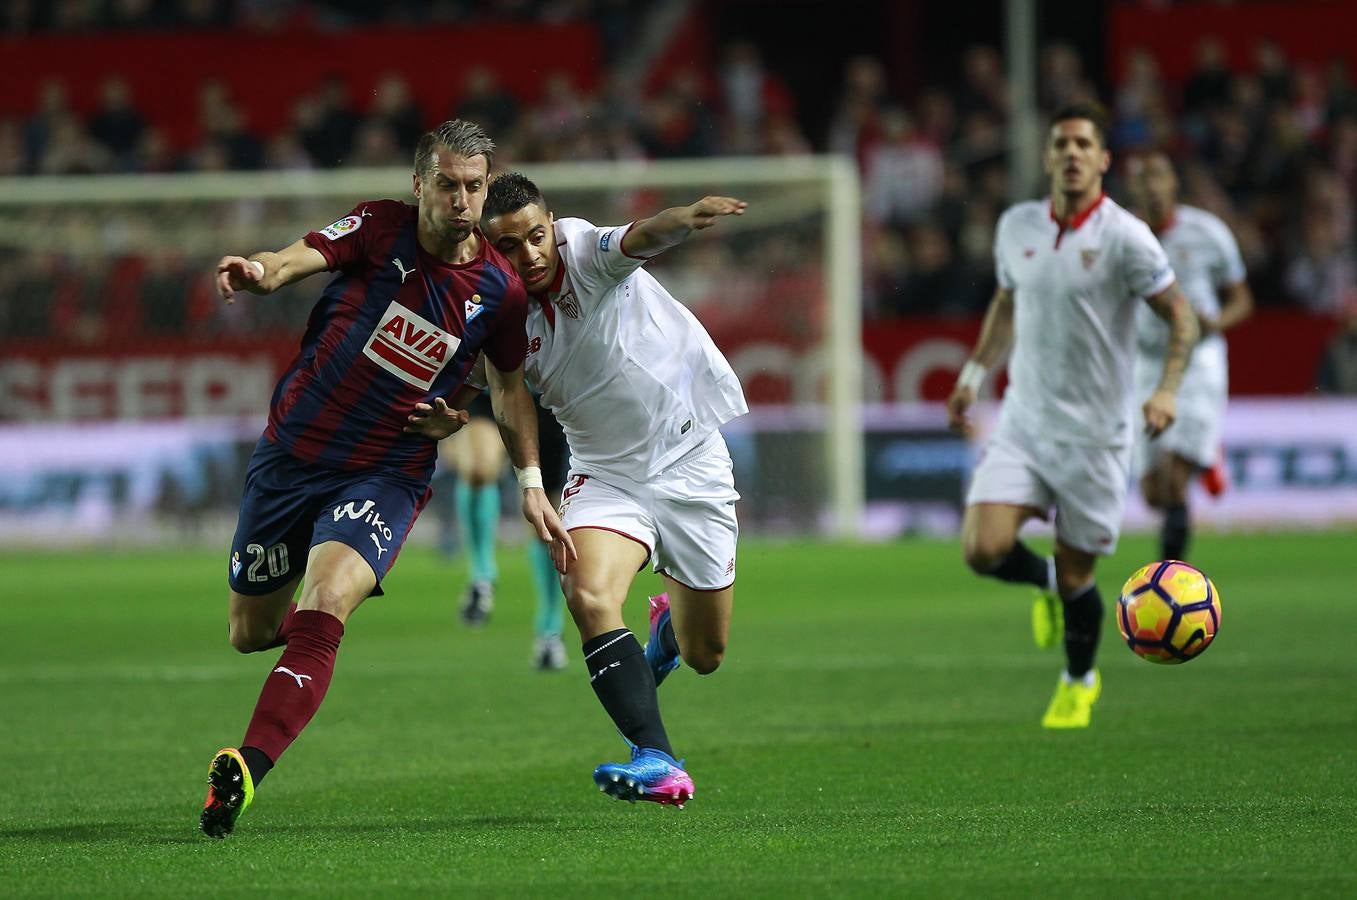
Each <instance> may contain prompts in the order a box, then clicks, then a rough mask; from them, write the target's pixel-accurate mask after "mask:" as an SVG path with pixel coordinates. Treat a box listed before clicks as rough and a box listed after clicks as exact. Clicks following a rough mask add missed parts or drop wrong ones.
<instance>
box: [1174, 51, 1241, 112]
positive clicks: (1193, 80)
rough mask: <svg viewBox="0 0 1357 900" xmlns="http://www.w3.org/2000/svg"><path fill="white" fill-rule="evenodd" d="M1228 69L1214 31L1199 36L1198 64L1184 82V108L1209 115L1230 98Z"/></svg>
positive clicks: (1187, 110) (1186, 110) (1223, 52)
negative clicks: (1201, 36)
mask: <svg viewBox="0 0 1357 900" xmlns="http://www.w3.org/2000/svg"><path fill="white" fill-rule="evenodd" d="M1230 79H1231V75H1230V69H1229V67H1228V66H1227V65H1226V61H1225V45H1224V44H1222V43H1221V41H1220V38H1218V37H1216V36H1215V35H1208V36H1207V37H1204V38H1202V40H1201V43H1199V44H1198V45H1197V64H1196V68H1194V69H1193V70H1192V74H1191V75H1189V76H1188V78H1187V82H1186V84H1184V85H1183V110H1184V111H1185V112H1188V113H1199V114H1202V115H1210V114H1211V113H1213V112H1215V111H1216V110H1218V109H1220V108H1221V107H1222V106H1224V105H1225V104H1226V103H1227V102H1228V101H1229V99H1230Z"/></svg>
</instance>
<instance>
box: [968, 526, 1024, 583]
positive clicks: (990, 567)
mask: <svg viewBox="0 0 1357 900" xmlns="http://www.w3.org/2000/svg"><path fill="white" fill-rule="evenodd" d="M1012 549H1013V542H1012V541H1008V542H1003V541H997V540H994V539H992V538H990V539H987V538H986V537H984V536H978V537H976V538H973V539H972V540H969V541H966V542H965V544H964V545H963V547H962V554H963V555H964V556H965V558H966V565H968V566H970V567H971V571H973V572H975V573H976V574H979V575H984V574H987V573H989V572H992V571H994V569H995V568H996V567H997V566H998V565H999V563H1001V562H1003V561H1004V557H1005V556H1007V555H1008V551H1010V550H1012Z"/></svg>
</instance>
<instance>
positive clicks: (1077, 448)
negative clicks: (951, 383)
mask: <svg viewBox="0 0 1357 900" xmlns="http://www.w3.org/2000/svg"><path fill="white" fill-rule="evenodd" d="M1130 456H1131V454H1130V448H1118V447H1088V446H1084V445H1081V444H1069V443H1065V442H1062V441H1050V440H1047V441H1042V440H1034V439H1025V438H1022V437H1018V436H1015V435H1012V434H1010V433H1005V432H1003V431H998V432H996V433H995V434H994V436H993V437H991V438H990V439H989V442H988V443H987V444H986V445H985V449H984V450H983V451H982V452H981V456H980V464H979V465H978V466H976V468H975V472H973V473H972V475H971V486H970V490H968V491H967V492H966V505H967V506H971V505H973V504H976V503H1011V504H1013V505H1015V506H1030V507H1032V508H1034V509H1037V510H1040V511H1041V514H1042V516H1043V517H1045V516H1047V515H1049V513H1050V510H1051V508H1052V507H1054V508H1055V534H1056V537H1057V538H1059V539H1060V541H1061V542H1062V543H1064V544H1066V545H1067V546H1070V547H1073V548H1075V549H1076V550H1083V551H1084V552H1085V553H1096V554H1099V555H1102V556H1106V555H1108V554H1110V553H1112V552H1113V551H1114V550H1116V549H1117V538H1118V537H1119V536H1120V535H1121V517H1122V510H1123V509H1124V508H1125V506H1126V488H1127V479H1128V475H1129V471H1130Z"/></svg>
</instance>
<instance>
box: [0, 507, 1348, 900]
mask: <svg viewBox="0 0 1357 900" xmlns="http://www.w3.org/2000/svg"><path fill="white" fill-rule="evenodd" d="M1355 547H1357V534H1354V533H1352V532H1333V533H1328V534H1317V535H1316V534H1305V535H1295V534H1277V535H1253V536H1230V537H1209V536H1204V537H1202V538H1201V539H1200V540H1199V541H1198V542H1197V546H1196V553H1195V556H1194V559H1195V561H1196V562H1197V563H1198V564H1199V565H1201V566H1202V567H1203V568H1204V569H1206V570H1207V572H1208V573H1209V574H1210V575H1211V576H1212V577H1213V578H1214V580H1215V581H1216V583H1217V585H1218V586H1219V589H1220V591H1221V595H1222V599H1223V609H1224V615H1223V623H1222V629H1221V633H1220V636H1219V637H1218V638H1217V640H1216V642H1215V644H1214V645H1213V646H1212V647H1211V648H1210V649H1209V650H1208V651H1207V652H1206V654H1205V655H1204V656H1203V657H1201V658H1200V659H1198V660H1196V661H1194V662H1192V663H1190V664H1188V665H1185V666H1175V667H1159V666H1153V665H1150V664H1148V663H1145V662H1143V661H1141V660H1139V659H1137V658H1136V657H1135V656H1133V655H1132V654H1131V653H1130V652H1129V651H1128V650H1127V649H1126V648H1125V647H1124V646H1123V645H1121V643H1120V642H1119V638H1118V636H1117V633H1116V627H1115V624H1114V622H1113V620H1112V617H1111V615H1109V616H1108V617H1107V618H1106V620H1105V623H1104V640H1103V648H1102V653H1101V665H1102V670H1103V675H1104V681H1105V688H1104V693H1103V697H1102V700H1101V702H1100V703H1099V705H1098V707H1097V708H1096V710H1095V712H1094V720H1093V727H1092V728H1091V729H1090V730H1088V731H1086V732H1080V733H1045V732H1043V731H1042V729H1041V728H1040V727H1039V725H1038V721H1039V719H1040V716H1041V713H1042V711H1043V709H1044V707H1045V704H1046V701H1047V700H1048V698H1049V695H1050V692H1051V689H1052V688H1053V686H1054V682H1055V677H1056V673H1057V670H1058V665H1059V663H1058V659H1059V658H1058V656H1057V655H1056V654H1055V653H1053V652H1049V651H1048V652H1042V651H1038V650H1037V649H1035V648H1034V647H1033V646H1032V645H1031V640H1030V637H1029V634H1028V625H1027V618H1028V605H1029V600H1030V596H1029V594H1028V593H1027V592H1026V591H1024V590H1022V589H1020V588H1013V587H1010V586H1007V585H1002V584H998V583H993V582H988V581H983V580H981V579H978V578H975V577H972V576H971V575H970V574H969V573H968V572H966V571H965V569H964V568H963V566H962V565H961V563H960V560H959V553H958V550H957V547H956V546H955V544H953V543H943V542H932V541H907V542H901V543H895V544H886V545H870V546H859V545H845V544H830V543H796V544H785V543H765V542H759V541H754V540H748V541H746V542H745V543H744V544H743V545H742V547H741V555H740V587H739V593H738V596H737V599H736V611H735V621H734V626H733V629H732V634H731V644H730V649H729V653H728V656H727V661H726V664H725V666H723V667H722V669H721V670H720V671H719V672H717V673H716V674H715V675H712V676H710V677H706V678H703V677H699V676H697V675H695V674H694V673H693V672H691V671H688V670H680V671H679V672H677V673H675V674H674V675H673V676H671V677H670V679H669V681H668V682H667V683H666V684H665V686H664V688H663V690H662V691H661V701H662V703H663V706H664V710H665V713H666V721H667V724H668V727H669V731H670V734H671V736H672V737H673V739H674V745H675V748H676V750H677V751H678V752H679V754H680V755H683V756H686V757H687V759H688V762H689V767H690V771H691V772H692V774H693V776H694V778H695V781H696V784H697V796H696V798H695V799H694V800H693V802H692V803H691V804H689V806H688V808H687V809H685V810H683V811H682V812H679V811H675V810H673V809H668V808H660V807H657V806H653V805H650V804H644V803H641V804H636V805H629V804H626V803H618V802H616V801H613V800H610V799H608V798H606V797H604V796H603V795H602V794H599V793H598V792H597V791H596V790H595V788H594V787H593V784H592V783H591V781H590V772H591V771H592V769H593V767H594V765H596V764H597V763H599V762H603V761H606V760H610V759H616V758H619V757H620V756H621V755H622V753H623V749H624V748H623V746H622V743H621V741H620V740H619V739H618V738H617V737H616V735H615V733H614V732H613V730H612V728H611V725H610V723H609V722H608V721H607V719H606V717H605V715H604V713H603V712H602V710H601V709H600V708H599V707H598V705H597V702H596V701H595V699H594V696H593V693H592V691H590V689H589V686H588V681H587V679H586V677H585V673H584V670H583V668H582V666H581V663H580V661H579V653H578V644H577V643H576V642H575V641H574V640H573V638H572V639H571V641H570V644H571V646H572V652H573V658H572V660H571V666H570V668H569V669H568V670H566V671H565V672H563V673H555V674H541V673H537V672H534V671H531V670H530V669H529V668H528V665H527V662H528V651H529V643H530V634H529V623H530V621H531V608H530V607H531V602H530V600H529V599H528V597H529V595H528V592H527V586H528V577H527V571H526V567H525V564H524V563H523V561H522V554H521V553H520V552H517V551H515V550H506V551H503V552H502V553H501V557H500V561H501V566H502V568H503V570H504V576H503V580H502V583H501V589H500V592H499V606H498V609H497V610H496V613H495V616H494V618H493V620H492V621H491V623H490V624H489V626H488V627H486V628H485V629H484V630H481V631H479V632H471V631H468V630H467V629H465V628H463V627H461V626H460V625H459V624H457V623H456V621H455V607H456V601H457V595H458V593H459V591H460V587H461V583H462V582H461V578H462V568H461V566H460V564H447V563H445V562H443V561H442V560H440V559H439V558H437V557H436V556H435V555H434V554H433V553H432V552H431V551H425V550H422V549H420V548H412V549H410V550H409V551H407V553H406V554H404V555H403V556H402V557H401V561H400V565H399V566H397V568H396V570H395V572H394V573H393V575H392V577H391V578H390V580H389V581H388V585H387V586H388V590H389V595H388V596H387V597H385V598H381V599H376V600H373V601H370V602H369V603H368V604H367V605H366V606H365V607H364V608H363V609H361V610H359V612H358V613H357V614H356V616H355V617H354V619H352V620H351V622H350V626H349V631H348V634H347V636H346V638H345V640H344V645H343V647H342V649H341V651H340V656H339V663H338V668H337V670H336V674H335V680H334V683H333V686H332V688H331V690H330V694H329V698H328V699H327V701H326V703H325V705H324V706H323V707H322V708H321V710H320V712H319V714H318V715H317V717H316V719H315V720H314V721H313V722H312V724H311V726H310V727H309V728H308V729H307V730H306V732H305V733H304V734H303V735H302V737H301V738H300V739H299V740H298V741H297V743H296V744H294V745H293V747H292V749H291V750H290V751H289V752H288V754H287V755H286V756H285V757H283V759H282V761H281V763H280V764H279V766H278V767H277V768H276V769H275V770H274V772H273V773H272V774H271V775H270V776H269V779H268V780H267V781H266V782H265V784H264V785H263V787H262V789H261V790H260V791H259V793H258V795H257V797H256V800H255V805H254V806H253V807H252V808H251V809H250V811H249V812H248V813H247V814H246V815H245V816H244V817H243V818H242V819H241V821H240V823H239V826H238V829H237V831H236V834H235V835H234V836H233V837H231V838H230V839H229V840H227V841H225V842H215V841H210V840H208V839H207V838H204V837H202V836H201V835H200V834H198V833H197V832H196V830H195V829H196V824H197V816H198V811H199V809H200V807H201V803H202V798H203V794H204V790H205V785H204V776H205V770H206V766H207V762H208V760H209V758H210V756H211V755H212V753H213V752H214V751H215V750H216V749H217V748H218V747H220V746H222V745H225V744H232V743H235V742H236V741H238V740H239V738H240V736H241V734H242V733H243V730H244V726H245V723H246V721H247V719H248V717H249V715H250V711H251V709H252V708H253V705H254V701H255V699H256V697H257V695H258V690H259V686H260V683H261V682H262V680H263V678H264V677H265V674H266V672H267V671H268V670H269V668H270V665H271V660H273V659H274V658H275V657H276V655H277V653H278V651H276V650H275V651H272V652H271V653H266V654H257V655H252V656H240V655H238V654H235V653H234V652H233V651H231V649H230V648H229V646H228V644H227V642H226V625H225V569H226V558H225V551H220V552H202V553H186V552H179V551H176V552H166V553H152V552H127V553H118V554H113V553H98V554H95V553H90V554H76V555H18V554H12V553H11V554H8V555H4V556H0V570H2V571H3V573H4V578H3V584H4V588H3V595H2V598H0V635H3V639H4V640H3V648H4V649H3V653H0V896H4V897H13V896H49V897H77V896H105V895H113V896H135V897H187V896H211V897H226V896H237V897H240V896H254V897H288V898H294V897H337V896H459V897H460V896H516V897H529V896H532V897H535V896H555V897H564V896H593V897H598V896H647V895H653V896H686V897H755V896H766V897H786V896H827V895H828V896H850V897H858V896H878V897H897V896H905V895H909V896H921V897H946V896H969V897H992V896H1068V897H1109V896H1111V897H1118V896H1120V897H1145V896H1173V897H1186V896H1198V897H1251V896H1275V897H1295V896H1334V897H1339V896H1346V897H1352V896H1357V652H1354V647H1355V646H1357V605H1355V604H1354V601H1357V591H1355V590H1354V581H1355V580H1357V579H1355V578H1354V576H1357V566H1355V565H1354V562H1353V560H1354V555H1353V550H1354V548H1355ZM1151 554H1152V546H1151V543H1150V541H1149V540H1148V539H1146V538H1135V537H1131V538H1127V539H1126V540H1124V541H1123V546H1122V549H1121V550H1120V551H1119V553H1118V554H1117V556H1116V557H1115V558H1113V559H1111V560H1108V561H1106V562H1105V563H1104V564H1103V565H1102V567H1101V569H1100V575H1101V577H1100V583H1101V585H1102V588H1103V593H1104V596H1106V597H1108V599H1109V601H1110V600H1111V599H1112V598H1113V597H1114V596H1115V592H1116V590H1117V588H1118V587H1119V586H1120V584H1121V580H1122V579H1123V578H1125V577H1126V576H1127V575H1128V574H1129V573H1130V572H1131V571H1132V570H1133V568H1134V567H1135V566H1136V565H1138V564H1140V563H1142V562H1145V561H1148V560H1149V559H1150V558H1152V556H1151ZM653 584H654V581H653V578H652V576H648V575H646V576H642V577H641V578H639V579H638V582H637V587H636V588H635V590H634V591H633V599H632V601H631V603H630V606H629V611H628V619H629V621H630V622H631V623H632V624H633V627H634V628H636V629H638V630H643V629H644V627H645V626H644V623H645V611H644V601H643V599H642V598H643V595H644V590H645V588H646V587H648V586H652V585H653Z"/></svg>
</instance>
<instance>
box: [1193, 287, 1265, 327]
mask: <svg viewBox="0 0 1357 900" xmlns="http://www.w3.org/2000/svg"><path fill="white" fill-rule="evenodd" d="M1251 315H1253V291H1251V290H1249V284H1248V282H1247V281H1237V282H1235V283H1234V284H1230V285H1226V286H1225V287H1223V288H1221V291H1220V315H1219V316H1217V317H1216V318H1215V319H1214V320H1213V319H1208V318H1205V317H1204V316H1201V315H1198V316H1197V324H1198V325H1199V326H1200V327H1201V332H1202V335H1203V336H1206V335H1208V334H1219V333H1220V332H1222V331H1228V330H1230V329H1231V328H1233V327H1235V326H1236V325H1238V324H1239V323H1240V322H1242V321H1244V320H1245V319H1247V318H1248V317H1249V316H1251Z"/></svg>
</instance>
